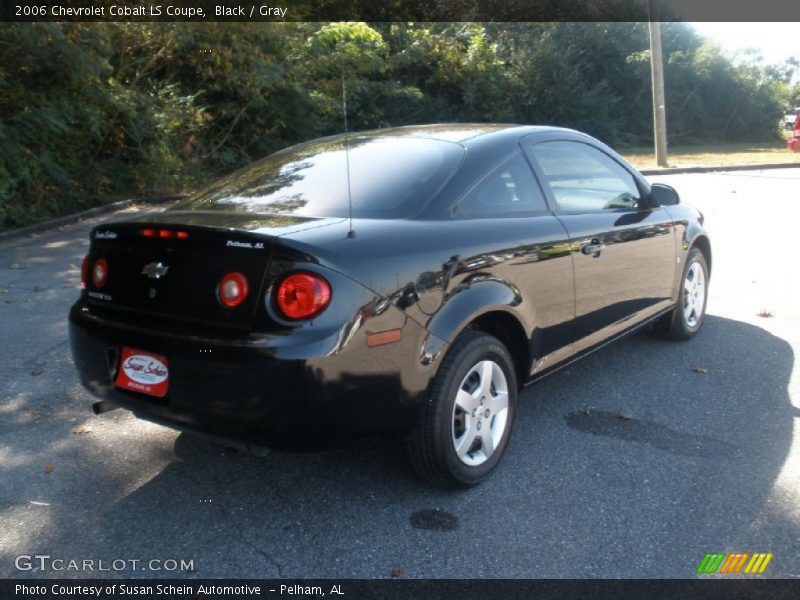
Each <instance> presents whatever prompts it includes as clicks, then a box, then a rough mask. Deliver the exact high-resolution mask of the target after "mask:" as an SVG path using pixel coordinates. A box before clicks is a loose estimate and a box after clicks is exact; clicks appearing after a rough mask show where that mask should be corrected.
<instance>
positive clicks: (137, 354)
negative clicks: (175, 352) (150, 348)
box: [114, 348, 169, 398]
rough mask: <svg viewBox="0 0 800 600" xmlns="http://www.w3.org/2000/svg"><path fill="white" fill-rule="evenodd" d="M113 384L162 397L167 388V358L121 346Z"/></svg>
mask: <svg viewBox="0 0 800 600" xmlns="http://www.w3.org/2000/svg"><path fill="white" fill-rule="evenodd" d="M114 385H116V386H117V387H121V388H124V389H128V390H133V391H135V392H141V393H143V394H148V395H150V396H156V397H158V398H163V397H164V396H165V395H166V394H167V389H168V388H169V367H168V365H167V359H166V358H165V357H164V356H159V355H158V354H152V353H150V352H145V351H143V350H136V349H134V348H123V349H122V356H121V357H120V365H119V372H118V373H117V380H116V381H115V382H114Z"/></svg>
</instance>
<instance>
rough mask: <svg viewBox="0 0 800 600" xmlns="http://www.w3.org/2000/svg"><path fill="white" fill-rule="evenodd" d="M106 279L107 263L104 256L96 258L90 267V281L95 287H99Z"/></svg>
mask: <svg viewBox="0 0 800 600" xmlns="http://www.w3.org/2000/svg"><path fill="white" fill-rule="evenodd" d="M106 281H108V263H107V262H106V259H105V258H98V259H97V260H96V261H94V266H93V267H92V283H93V284H94V286H95V287H96V288H101V287H103V286H104V285H105V284H106Z"/></svg>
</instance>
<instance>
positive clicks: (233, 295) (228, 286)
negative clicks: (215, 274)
mask: <svg viewBox="0 0 800 600" xmlns="http://www.w3.org/2000/svg"><path fill="white" fill-rule="evenodd" d="M249 291H250V286H249V285H248V283H247V277H245V276H244V275H243V274H242V273H238V272H234V273H228V274H227V275H225V276H224V277H223V278H222V279H220V281H219V285H218V286H217V298H219V301H220V302H221V303H222V305H223V306H226V307H228V308H236V307H237V306H239V305H240V304H241V303H242V302H244V301H245V300H246V299H247V293H248V292H249Z"/></svg>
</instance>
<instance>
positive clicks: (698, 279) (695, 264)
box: [659, 248, 708, 340]
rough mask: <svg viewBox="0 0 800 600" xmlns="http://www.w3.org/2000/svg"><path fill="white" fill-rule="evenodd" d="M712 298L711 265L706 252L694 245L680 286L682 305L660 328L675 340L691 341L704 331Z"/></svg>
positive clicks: (676, 308)
mask: <svg viewBox="0 0 800 600" xmlns="http://www.w3.org/2000/svg"><path fill="white" fill-rule="evenodd" d="M707 299H708V265H707V263H706V258H705V256H704V255H703V252H702V251H701V250H700V249H699V248H692V250H691V251H690V252H689V256H688V257H687V259H686V265H685V267H684V269H683V278H682V279H681V285H680V288H679V289H678V304H677V305H676V306H675V309H674V310H673V311H672V313H670V314H669V315H667V316H666V317H665V318H664V320H663V321H662V322H661V323H660V327H659V331H660V332H661V333H662V334H663V335H664V336H665V337H667V338H669V339H673V340H688V339H691V338H692V337H694V335H695V334H696V333H697V332H698V331H700V327H702V325H703V318H704V317H705V313H706V301H707Z"/></svg>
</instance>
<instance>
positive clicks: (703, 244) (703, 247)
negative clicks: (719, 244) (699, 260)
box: [694, 235, 711, 275]
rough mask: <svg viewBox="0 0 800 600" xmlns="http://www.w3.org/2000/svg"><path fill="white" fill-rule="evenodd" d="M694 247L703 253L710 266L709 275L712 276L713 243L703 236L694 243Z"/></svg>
mask: <svg viewBox="0 0 800 600" xmlns="http://www.w3.org/2000/svg"><path fill="white" fill-rule="evenodd" d="M694 245H695V246H696V247H697V248H700V252H702V253H703V256H704V257H705V259H706V264H707V265H708V274H709V275H711V243H710V242H709V241H708V238H707V237H706V236H704V235H701V236H699V237H698V238H697V239H696V240H695V241H694Z"/></svg>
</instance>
